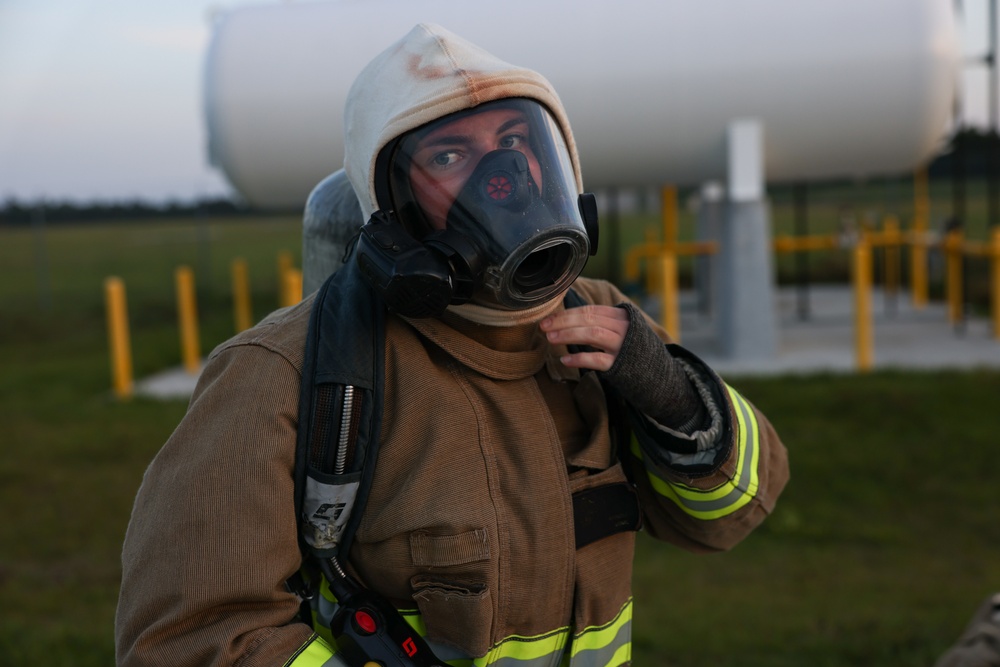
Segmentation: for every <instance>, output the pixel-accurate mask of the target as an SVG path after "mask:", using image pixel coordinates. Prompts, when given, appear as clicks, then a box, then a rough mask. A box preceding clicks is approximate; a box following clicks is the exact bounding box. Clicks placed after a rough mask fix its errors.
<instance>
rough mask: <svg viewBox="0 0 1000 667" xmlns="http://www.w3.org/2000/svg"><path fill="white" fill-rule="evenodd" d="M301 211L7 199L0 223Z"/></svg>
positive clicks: (204, 203)
mask: <svg viewBox="0 0 1000 667" xmlns="http://www.w3.org/2000/svg"><path fill="white" fill-rule="evenodd" d="M275 213H290V214H295V215H301V211H273V210H261V209H258V208H253V207H251V206H247V205H246V204H243V203H238V202H234V201H232V200H230V199H226V198H216V199H202V200H197V201H191V202H168V203H166V204H156V203H151V202H146V201H126V202H93V203H80V202H69V201H63V202H60V201H46V202H44V203H41V202H22V201H18V200H17V199H8V200H7V201H6V202H5V203H4V205H3V207H2V208H0V225H30V224H32V223H33V222H34V223H37V222H39V221H42V222H45V223H50V222H52V223H67V222H108V221H115V220H119V221H126V220H140V219H150V218H174V219H190V218H194V217H199V216H205V217H213V218H219V217H246V216H256V215H272V214H275Z"/></svg>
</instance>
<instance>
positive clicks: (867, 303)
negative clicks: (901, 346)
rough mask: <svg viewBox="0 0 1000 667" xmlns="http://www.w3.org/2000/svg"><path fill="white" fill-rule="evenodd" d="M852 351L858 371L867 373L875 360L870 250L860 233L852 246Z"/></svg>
mask: <svg viewBox="0 0 1000 667" xmlns="http://www.w3.org/2000/svg"><path fill="white" fill-rule="evenodd" d="M853 269H854V272H853V273H854V275H853V278H854V350H855V359H856V361H857V368H858V370H859V371H869V370H871V368H872V364H873V363H874V360H875V336H874V328H873V326H872V302H871V294H872V249H871V242H870V240H869V238H868V232H865V231H862V232H861V235H860V236H859V237H858V242H857V243H856V244H855V246H854V266H853Z"/></svg>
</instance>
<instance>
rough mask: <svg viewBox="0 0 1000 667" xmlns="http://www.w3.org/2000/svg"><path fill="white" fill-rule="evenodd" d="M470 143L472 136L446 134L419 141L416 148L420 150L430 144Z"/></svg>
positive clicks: (428, 146) (452, 144)
mask: <svg viewBox="0 0 1000 667" xmlns="http://www.w3.org/2000/svg"><path fill="white" fill-rule="evenodd" d="M470 143H472V137H470V136H469V135H467V134H448V135H445V136H443V137H434V138H433V139H426V140H424V141H422V142H420V145H419V146H418V147H417V150H418V151H421V150H424V149H426V148H430V147H432V146H454V145H455V144H462V145H464V144H470Z"/></svg>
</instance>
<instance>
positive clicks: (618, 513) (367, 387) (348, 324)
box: [295, 261, 640, 593]
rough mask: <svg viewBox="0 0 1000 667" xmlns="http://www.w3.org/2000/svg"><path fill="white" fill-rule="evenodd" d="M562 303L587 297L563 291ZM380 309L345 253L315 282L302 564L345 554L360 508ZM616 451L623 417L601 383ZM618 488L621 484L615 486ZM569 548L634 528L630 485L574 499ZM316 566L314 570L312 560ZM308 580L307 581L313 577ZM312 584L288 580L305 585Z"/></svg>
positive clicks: (376, 427)
mask: <svg viewBox="0 0 1000 667" xmlns="http://www.w3.org/2000/svg"><path fill="white" fill-rule="evenodd" d="M564 303H565V305H566V307H567V308H573V307H577V306H582V305H585V304H586V301H584V300H583V298H581V297H580V295H579V294H578V293H577V292H575V291H574V290H572V289H570V290H568V291H567V293H566V296H565V299H564ZM385 319H386V308H385V306H384V303H383V301H382V300H381V299H380V298H379V297H378V296H377V295H376V294H375V293H374V291H373V290H372V288H371V287H370V285H369V283H368V282H367V281H366V280H365V279H364V277H363V276H362V274H361V271H360V270H359V268H358V265H357V263H356V262H354V261H348V262H347V263H346V264H345V265H344V267H343V268H341V269H340V270H338V271H337V272H336V273H334V274H333V275H331V276H330V278H328V279H327V281H326V282H325V283H324V284H323V286H322V287H321V288H320V290H319V292H318V293H317V295H316V300H315V303H314V304H313V310H312V314H311V316H310V320H309V330H308V334H307V338H306V352H305V361H304V364H303V368H302V386H301V395H300V400H299V429H298V440H297V444H296V456H295V510H296V517H297V521H298V525H299V545H300V548H301V550H302V553H303V557H304V562H305V563H306V564H307V569H308V566H309V564H313V565H315V564H316V563H317V562H326V561H329V560H331V559H333V560H334V562H336V561H337V560H340V561H344V560H345V559H346V554H347V553H349V551H350V548H351V544H352V542H353V538H354V534H355V532H356V531H357V527H358V524H359V523H360V521H361V516H362V514H363V511H364V507H365V503H366V501H367V498H368V493H369V490H370V488H371V483H372V478H373V475H374V471H375V462H376V460H377V458H378V447H379V439H380V432H381V424H382V409H383V390H384V383H385V377H384V368H383V362H384V346H385ZM605 391H606V394H608V398H609V400H608V403H609V410H611V421H612V424H614V425H615V428H614V432H613V433H612V437H613V439H614V441H615V445H616V449H617V450H618V452H619V453H620V452H621V451H622V449H623V448H624V447H627V444H628V426H627V422H628V420H627V419H626V418H625V417H624V416H623V414H622V411H621V409H620V406H619V405H618V403H619V401H618V400H617V398H616V397H614V396H613V392H612V391H610V389H608V388H607V387H606V388H605ZM618 487H622V488H618ZM573 501H574V508H575V523H576V530H577V547H578V548H581V547H583V546H586V544H589V543H590V542H593V541H596V540H598V539H601V538H602V537H605V536H607V535H610V534H613V533H616V532H622V531H624V530H637V529H638V528H639V523H640V519H639V516H640V514H639V507H638V502H637V500H636V498H635V493H634V491H633V490H632V487H631V485H630V484H622V485H609V486H607V487H597V488H596V489H591V490H589V491H588V492H587V494H586V497H584V498H576V497H574V499H573ZM313 569H314V570H315V569H316V568H313ZM309 579H312V580H313V584H312V585H313V586H315V579H316V578H313V577H309ZM309 588H310V586H309V585H308V584H305V585H304V586H302V585H299V586H296V589H297V591H298V592H300V593H303V592H304V593H309V592H310V591H309V590H308V589H309Z"/></svg>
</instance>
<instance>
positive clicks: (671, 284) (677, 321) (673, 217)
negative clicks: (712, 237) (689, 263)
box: [659, 185, 681, 342]
mask: <svg viewBox="0 0 1000 667" xmlns="http://www.w3.org/2000/svg"><path fill="white" fill-rule="evenodd" d="M661 198H662V201H663V210H662V217H663V254H662V257H661V258H660V262H659V265H660V287H661V291H660V298H661V301H660V302H661V304H662V311H661V316H660V323H661V324H662V325H663V328H664V329H666V331H667V333H668V334H670V337H671V338H673V339H674V340H675V341H677V342H680V340H681V317H680V303H679V302H680V299H679V295H678V291H679V290H678V285H677V188H676V187H674V186H672V185H665V186H663V189H662V195H661Z"/></svg>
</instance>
